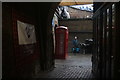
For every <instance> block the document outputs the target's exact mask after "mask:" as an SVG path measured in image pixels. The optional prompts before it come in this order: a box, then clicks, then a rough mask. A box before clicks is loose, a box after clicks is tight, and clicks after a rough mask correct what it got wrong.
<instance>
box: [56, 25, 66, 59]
mask: <svg viewBox="0 0 120 80" xmlns="http://www.w3.org/2000/svg"><path fill="white" fill-rule="evenodd" d="M55 40H56V42H55V58H56V59H66V57H67V55H68V53H67V50H68V28H67V27H64V26H58V27H56V31H55Z"/></svg>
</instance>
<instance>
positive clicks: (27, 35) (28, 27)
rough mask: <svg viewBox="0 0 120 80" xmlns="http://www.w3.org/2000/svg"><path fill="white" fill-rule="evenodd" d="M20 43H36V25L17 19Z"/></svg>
mask: <svg viewBox="0 0 120 80" xmlns="http://www.w3.org/2000/svg"><path fill="white" fill-rule="evenodd" d="M17 28H18V39H19V45H24V44H33V43H36V36H35V28H34V25H32V24H28V23H24V22H21V21H19V20H17Z"/></svg>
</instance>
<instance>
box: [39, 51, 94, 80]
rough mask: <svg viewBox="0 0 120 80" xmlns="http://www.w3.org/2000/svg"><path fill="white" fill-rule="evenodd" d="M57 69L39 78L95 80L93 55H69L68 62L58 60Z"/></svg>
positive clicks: (41, 74) (43, 73)
mask: <svg viewBox="0 0 120 80" xmlns="http://www.w3.org/2000/svg"><path fill="white" fill-rule="evenodd" d="M55 63H56V64H55V68H54V70H52V71H49V72H42V73H40V74H39V75H38V76H37V78H49V79H57V80H59V79H62V80H63V79H65V80H71V79H75V80H79V79H80V80H93V79H92V78H93V76H92V74H91V69H92V63H91V54H77V55H73V54H72V53H69V56H68V58H67V59H66V60H56V61H55Z"/></svg>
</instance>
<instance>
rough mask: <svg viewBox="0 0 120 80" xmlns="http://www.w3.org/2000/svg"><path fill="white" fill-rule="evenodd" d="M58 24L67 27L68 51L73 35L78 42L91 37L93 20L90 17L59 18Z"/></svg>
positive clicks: (69, 50) (70, 47)
mask: <svg viewBox="0 0 120 80" xmlns="http://www.w3.org/2000/svg"><path fill="white" fill-rule="evenodd" d="M59 25H63V26H66V27H68V30H69V41H68V46H69V47H68V52H71V49H72V46H73V45H72V40H73V39H74V36H77V37H78V41H79V42H84V41H85V39H89V38H92V31H93V26H92V25H93V21H92V19H69V20H67V19H64V20H59Z"/></svg>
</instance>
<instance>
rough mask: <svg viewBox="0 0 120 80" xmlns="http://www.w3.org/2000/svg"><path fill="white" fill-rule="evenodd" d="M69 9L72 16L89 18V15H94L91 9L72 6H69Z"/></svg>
mask: <svg viewBox="0 0 120 80" xmlns="http://www.w3.org/2000/svg"><path fill="white" fill-rule="evenodd" d="M67 11H68V12H69V14H70V17H71V18H87V16H90V17H91V16H92V15H93V13H92V12H90V11H85V10H79V9H74V8H71V7H68V10H67Z"/></svg>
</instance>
